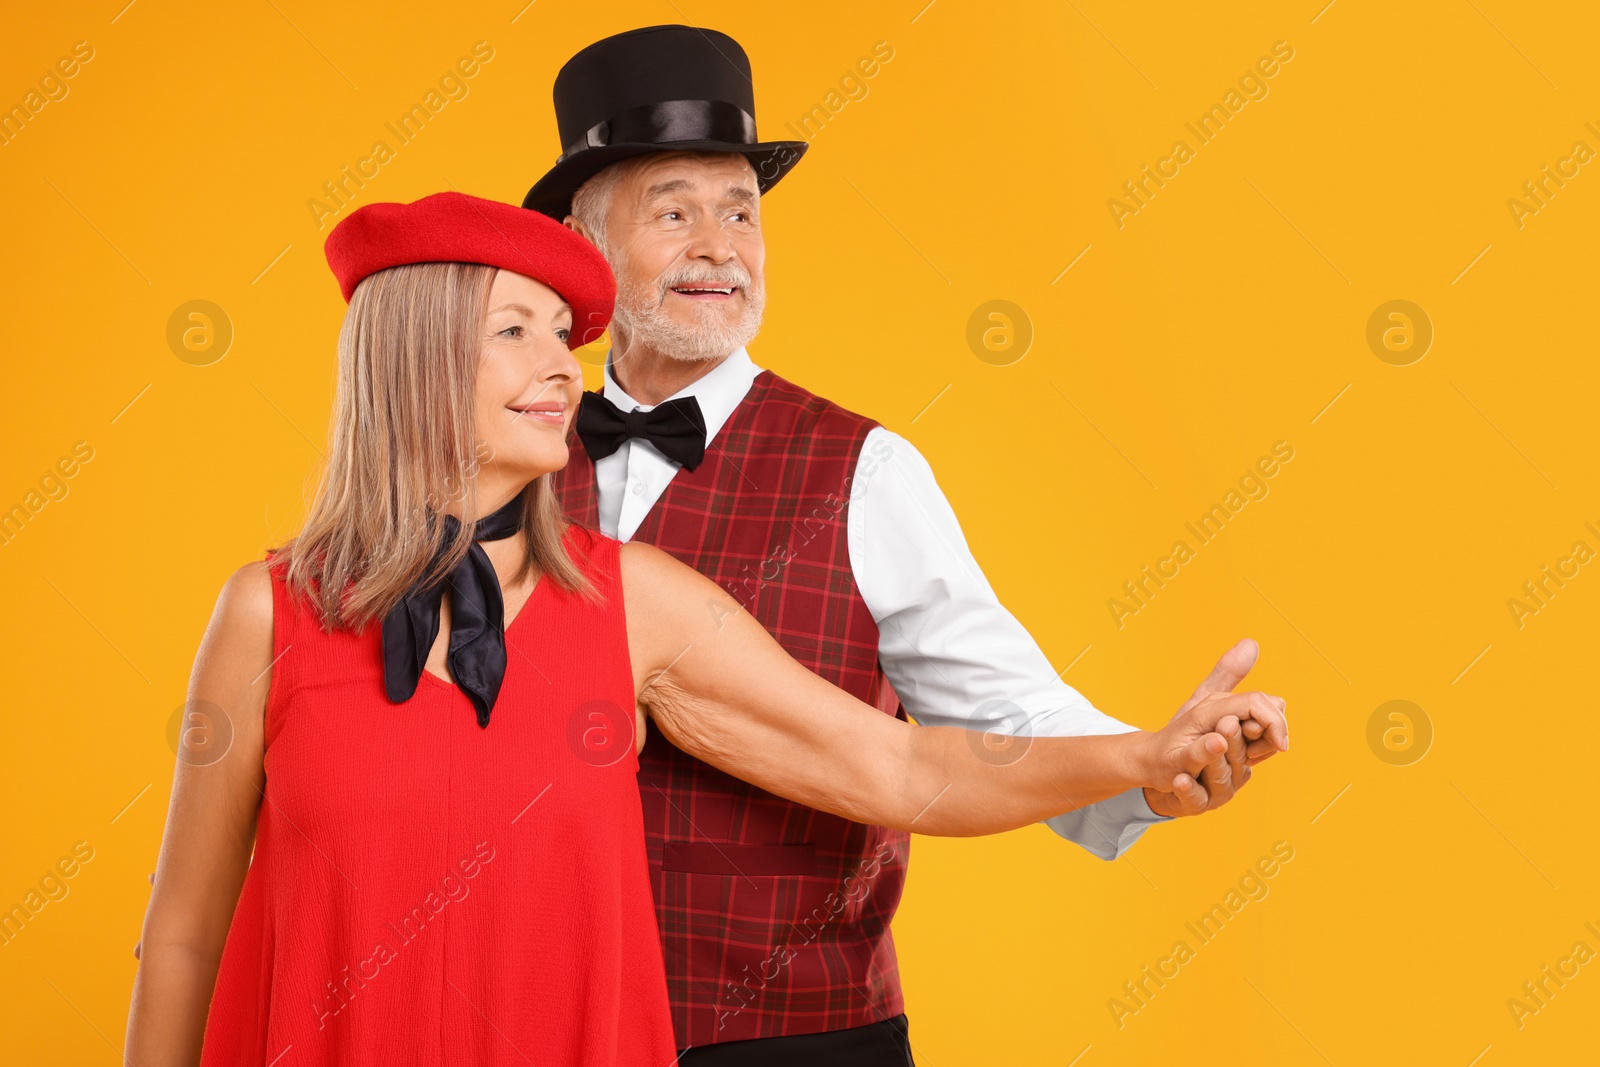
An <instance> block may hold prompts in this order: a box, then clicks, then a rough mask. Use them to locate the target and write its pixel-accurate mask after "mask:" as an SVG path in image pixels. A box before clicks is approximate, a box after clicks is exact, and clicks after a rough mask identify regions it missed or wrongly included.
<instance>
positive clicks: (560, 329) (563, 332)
mask: <svg viewBox="0 0 1600 1067" xmlns="http://www.w3.org/2000/svg"><path fill="white" fill-rule="evenodd" d="M556 333H557V334H558V335H559V336H560V337H561V339H562V340H563V341H565V340H566V339H567V338H569V337H571V336H572V331H571V330H569V329H567V328H566V327H565V326H557V327H556Z"/></svg>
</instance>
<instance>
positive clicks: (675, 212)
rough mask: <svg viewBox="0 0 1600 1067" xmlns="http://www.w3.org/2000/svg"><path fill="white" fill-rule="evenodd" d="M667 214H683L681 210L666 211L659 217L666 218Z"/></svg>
mask: <svg viewBox="0 0 1600 1067" xmlns="http://www.w3.org/2000/svg"><path fill="white" fill-rule="evenodd" d="M669 215H678V216H680V217H681V216H682V215H683V212H681V211H668V212H664V213H663V214H662V216H661V217H662V218H666V217H667V216H669Z"/></svg>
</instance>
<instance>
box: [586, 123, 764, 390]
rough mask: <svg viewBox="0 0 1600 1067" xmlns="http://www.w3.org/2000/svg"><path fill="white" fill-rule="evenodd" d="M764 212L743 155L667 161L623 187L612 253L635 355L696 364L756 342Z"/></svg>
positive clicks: (644, 168)
mask: <svg viewBox="0 0 1600 1067" xmlns="http://www.w3.org/2000/svg"><path fill="white" fill-rule="evenodd" d="M760 204H761V198H760V194H759V192H758V191H757V189H756V175H755V171H754V170H753V169H752V168H751V166H750V163H749V161H748V160H747V159H745V157H744V156H742V155H738V154H720V153H719V154H717V155H701V154H694V153H688V152H665V153H661V154H659V155H653V156H650V157H647V159H646V161H645V162H644V163H643V164H642V165H641V166H640V167H639V169H637V170H635V171H634V172H633V173H631V174H629V175H627V176H626V177H624V178H623V179H622V180H621V181H620V182H618V184H617V186H616V188H615V189H613V191H612V200H611V209H610V212H609V213H608V215H607V219H606V235H605V250H606V252H607V254H608V256H609V257H610V263H611V269H612V271H613V273H614V274H615V275H616V278H617V305H616V311H615V313H614V315H613V318H612V323H613V328H614V329H617V330H618V331H619V332H620V334H621V335H622V337H623V338H624V340H625V342H626V344H627V345H628V346H629V347H631V346H633V345H637V344H642V345H644V346H645V347H648V348H650V349H653V350H655V351H657V352H659V353H661V354H662V355H665V356H668V357H670V358H673V359H681V360H686V361H696V360H705V359H719V358H721V357H723V356H726V355H727V354H728V353H730V352H733V351H734V350H735V349H737V348H739V347H740V346H742V345H745V344H748V343H749V342H750V339H751V338H753V337H754V336H755V335H756V331H757V330H758V329H759V328H760V325H761V312H762V309H763V307H764V306H765V304H766V285H765V282H764V279H763V265H764V262H765V259H766V248H765V245H764V244H763V243H762V240H761V223H760Z"/></svg>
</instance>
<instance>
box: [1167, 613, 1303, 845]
mask: <svg viewBox="0 0 1600 1067" xmlns="http://www.w3.org/2000/svg"><path fill="white" fill-rule="evenodd" d="M1259 651H1260V650H1259V648H1258V647H1257V645H1256V643H1255V642H1254V641H1252V640H1250V639H1249V638H1245V639H1244V640H1242V641H1240V642H1239V643H1238V644H1236V645H1234V646H1233V648H1231V649H1229V650H1228V651H1227V652H1225V653H1224V654H1223V656H1222V658H1221V659H1219V660H1218V661H1217V665H1216V666H1215V667H1213V668H1212V670H1211V673H1210V674H1209V675H1208V676H1207V677H1206V678H1205V680H1204V681H1202V682H1201V683H1200V684H1199V685H1198V686H1196V687H1195V690H1194V693H1193V695H1191V696H1190V697H1189V699H1188V700H1187V701H1185V702H1184V704H1183V706H1182V707H1181V708H1179V709H1178V713H1177V714H1176V715H1175V716H1173V719H1172V723H1170V724H1169V726H1168V729H1169V730H1170V729H1171V728H1172V727H1173V726H1176V725H1178V724H1179V722H1180V720H1183V719H1184V718H1185V717H1186V716H1189V715H1190V713H1191V712H1192V711H1193V710H1194V709H1195V707H1196V706H1197V705H1198V704H1200V703H1201V701H1205V700H1208V699H1215V698H1216V697H1218V696H1220V695H1222V694H1227V693H1231V692H1232V691H1233V689H1234V687H1236V686H1237V685H1238V684H1239V683H1240V682H1242V681H1243V680H1244V678H1245V675H1247V674H1249V673H1250V668H1251V667H1253V666H1254V665H1255V662H1256V657H1257V655H1258V654H1259ZM1269 699H1271V700H1273V701H1275V702H1276V707H1277V709H1278V713H1279V719H1280V721H1281V716H1282V710H1283V706H1284V705H1283V701H1282V700H1281V699H1280V698H1277V697H1272V698H1269ZM1269 725H1270V724H1269V723H1268V722H1266V721H1263V720H1262V719H1258V718H1255V717H1250V718H1243V719H1242V720H1241V718H1240V717H1239V716H1237V715H1233V714H1225V715H1223V716H1222V717H1221V718H1219V719H1217V720H1216V721H1215V723H1214V725H1213V724H1211V723H1205V724H1204V726H1205V728H1204V729H1201V728H1200V727H1197V726H1195V724H1193V723H1191V724H1190V729H1189V731H1188V733H1187V734H1186V735H1185V736H1186V737H1187V738H1189V739H1190V740H1189V742H1188V743H1189V744H1191V745H1192V746H1195V747H1194V748H1193V749H1192V752H1191V755H1192V756H1193V757H1195V758H1199V757H1205V758H1204V760H1203V767H1202V768H1199V769H1200V773H1199V775H1198V778H1197V777H1196V775H1195V773H1194V770H1195V769H1196V768H1195V767H1194V765H1193V764H1191V766H1190V768H1189V769H1185V770H1184V771H1182V772H1181V773H1178V774H1176V775H1174V777H1173V779H1172V784H1171V788H1170V789H1156V788H1151V787H1149V786H1147V787H1145V791H1144V797H1145V803H1147V804H1149V805H1150V810H1151V811H1153V812H1155V813H1156V814H1157V815H1165V816H1173V817H1176V816H1183V815H1199V814H1201V813H1202V812H1206V811H1210V810H1212V809H1214V808H1219V807H1221V806H1222V805H1223V804H1226V803H1227V802H1228V801H1229V800H1231V799H1232V798H1233V794H1234V793H1235V792H1237V791H1238V790H1239V789H1240V788H1241V787H1243V786H1244V784H1245V783H1246V782H1248V781H1249V780H1250V768H1251V766H1253V765H1254V764H1257V763H1260V762H1261V761H1262V760H1264V759H1267V758H1268V757H1269V756H1271V755H1273V754H1274V753H1275V752H1278V751H1282V750H1284V749H1287V748H1288V747H1289V735H1288V724H1287V722H1283V724H1282V732H1281V733H1278V732H1272V733H1270V734H1269V732H1268V726H1269ZM1196 729H1199V730H1200V732H1199V733H1196V732H1195V730H1196ZM1163 732H1165V731H1163ZM1207 733H1211V734H1214V735H1216V736H1214V737H1210V738H1207V737H1206V736H1205V735H1206V734H1207ZM1219 740H1220V741H1221V745H1220V747H1219V745H1218V741H1219ZM1280 744H1281V748H1280Z"/></svg>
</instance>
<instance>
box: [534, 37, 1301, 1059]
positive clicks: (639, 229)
mask: <svg viewBox="0 0 1600 1067" xmlns="http://www.w3.org/2000/svg"><path fill="white" fill-rule="evenodd" d="M554 95H555V108H556V117H557V124H558V127H559V130H560V135H561V141H562V145H563V152H562V154H561V156H560V157H559V158H558V160H557V162H556V164H555V166H554V167H553V168H552V169H551V170H550V171H549V172H548V173H547V174H545V175H544V176H543V177H542V178H540V179H539V181H538V182H537V184H535V185H534V186H533V188H532V189H531V190H530V191H529V193H528V195H527V197H526V198H525V200H524V201H523V206H524V207H528V208H532V209H535V210H539V211H542V212H544V213H546V214H548V215H550V216H552V217H553V218H556V219H560V220H563V221H565V222H566V223H567V224H568V225H569V226H571V227H573V228H574V229H576V230H577V231H578V232H580V233H582V234H584V235H585V236H587V237H588V238H589V239H590V240H591V241H592V242H594V244H595V245H596V246H597V247H598V248H599V249H600V250H601V252H602V253H603V254H604V255H605V256H606V258H607V260H608V261H609V262H610V264H611V266H612V269H613V271H614V273H615V274H616V278H617V304H616V310H615V313H614V316H613V318H612V320H611V324H610V330H611V348H610V351H609V353H608V355H607V359H606V365H605V377H604V386H603V388H602V390H601V392H600V393H598V394H597V393H586V394H585V395H584V400H583V406H582V408H581V409H580V412H579V417H578V419H577V420H575V425H574V430H573V434H572V437H571V438H570V440H569V444H570V445H571V450H572V452H571V457H572V458H571V460H570V461H569V463H568V466H567V467H566V469H565V470H564V471H563V472H561V474H560V476H559V478H558V485H559V486H560V492H561V496H562V501H563V505H564V507H565V508H566V510H567V513H568V516H569V518H571V519H573V520H574V521H578V522H584V523H588V524H590V525H593V526H597V527H598V528H599V529H601V530H602V531H603V532H605V533H606V534H608V535H610V536H613V537H617V538H620V539H622V540H625V541H626V540H629V539H632V538H640V539H643V540H646V541H648V542H650V543H652V544H655V545H657V546H659V547H661V548H663V549H665V550H666V551H668V552H670V553H672V554H673V555H674V556H676V557H677V558H679V559H681V560H683V561H684V562H686V563H688V564H689V565H691V566H693V567H695V568H696V569H698V570H699V571H701V572H702V573H703V574H705V575H707V576H708V577H710V578H712V579H713V580H715V581H717V582H718V583H719V584H721V585H723V586H724V587H725V588H727V589H728V590H729V592H731V593H732V594H733V595H734V596H735V597H736V598H737V599H738V600H739V602H740V603H741V604H742V605H743V606H744V607H745V608H746V609H747V610H749V611H750V612H751V614H752V615H753V616H754V617H755V618H756V619H758V620H759V621H760V622H761V623H762V624H763V625H765V626H766V627H767V629H768V630H769V631H770V632H771V633H772V635H773V636H774V637H775V638H776V639H777V640H778V641H779V642H780V644H782V645H783V647H784V648H785V649H786V650H787V651H788V652H789V653H790V655H792V656H794V657H795V659H797V660H799V661H800V662H801V663H803V664H805V665H806V666H807V667H809V668H810V669H812V670H813V671H815V672H816V673H818V674H820V675H822V676H823V677H824V678H827V679H828V680H829V681H830V682H832V683H834V684H835V685H838V686H840V687H842V688H844V689H846V690H848V691H850V692H851V693H853V694H854V695H856V696H857V697H859V698H860V699H862V700H865V701H867V702H868V703H872V704H875V705H876V706H877V707H879V708H881V709H882V710H883V711H884V713H886V714H891V715H900V716H901V717H905V716H906V714H907V712H909V714H910V716H911V717H912V718H914V719H915V720H916V721H917V722H920V723H925V724H942V725H958V726H963V727H967V728H968V729H980V730H986V731H989V732H990V735H994V736H998V737H1000V738H1002V740H1001V741H1000V742H999V743H996V744H995V745H994V746H993V747H992V749H990V752H991V758H993V759H996V760H1011V759H1016V758H1020V756H1021V755H1022V753H1023V752H1024V751H1025V749H1026V737H1027V736H1029V735H1032V736H1039V735H1069V734H1101V733H1117V732H1123V731H1128V730H1133V729H1136V727H1133V726H1130V725H1128V724H1126V723H1123V722H1120V721H1119V720H1117V719H1114V718H1111V717H1110V716H1107V715H1104V714H1102V713H1101V712H1100V711H1098V710H1096V709H1095V708H1094V707H1093V705H1091V704H1090V703H1089V702H1088V701H1087V700H1086V699H1084V697H1083V696H1082V695H1080V694H1079V693H1078V692H1077V691H1075V690H1074V689H1072V688H1071V687H1070V686H1068V685H1067V684H1066V683H1064V682H1063V681H1061V679H1060V677H1059V676H1058V675H1057V673H1056V671H1055V669H1054V668H1053V667H1052V666H1051V665H1050V662H1049V660H1048V659H1047V658H1046V657H1045V655H1044V653H1043V652H1041V651H1040V649H1039V648H1038V646H1037V645H1036V644H1035V643H1034V641H1033V639H1032V638H1031V637H1030V636H1029V635H1028V633H1027V631H1026V630H1025V629H1024V628H1023V627H1022V626H1021V625H1020V624H1019V623H1018V622H1017V620H1016V619H1015V618H1014V617H1013V616H1012V615H1011V614H1010V613H1009V612H1008V611H1007V610H1006V609H1005V608H1004V607H1002V606H1001V604H1000V603H999V601H998V600H997V599H996V597H995V594H994V592H993V590H992V589H991V588H990V586H989V584H988V582H987V581H986V580H985V578H984V576H983V572H982V571H981V570H980V568H979V567H978V565H977V563H976V562H975V561H974V559H973V558H972V555H971V553H970V551H969V550H968V547H967V544H966V541H965V539H964V537H963V536H962V533H961V528H960V525H959V524H958V522H957V520H956V517H955V515H954V514H953V513H952V511H951V509H950V506H949V504H948V503H947V502H946V500H945V498H944V495H943V494H942V493H941V492H940V490H939V486H938V484H937V482H936V481H935V480H934V476H933V473H932V471H931V470H930V469H929V467H928V464H927V463H926V462H925V461H924V460H923V458H922V456H921V455H920V454H919V453H918V452H917V450H916V449H915V448H913V447H912V446H911V444H910V443H909V442H907V441H906V440H905V439H904V438H903V437H901V436H899V435H898V434H895V433H893V432H891V431H889V430H887V429H885V428H884V427H882V426H880V425H879V424H878V423H876V422H874V421H873V420H872V419H869V418H866V417H864V416H861V415H857V414H855V413H853V412H850V411H847V410H845V409H843V408H841V407H839V406H838V405H835V404H833V403H831V402H829V401H827V400H824V399H822V398H820V397H818V396H816V395H814V394H812V393H810V392H808V391H806V390H805V389H803V388H801V387H800V386H798V385H795V384H793V383H791V382H789V381H787V380H786V379H784V378H781V377H779V376H778V375H776V374H774V373H772V372H771V371H769V370H764V369H762V368H761V367H759V366H757V365H756V364H755V363H754V362H753V361H752V359H751V356H750V354H749V352H748V351H747V349H746V346H747V345H748V344H749V343H750V342H751V341H752V340H753V339H754V338H755V336H756V332H757V328H758V327H759V325H760V322H761V315H762V308H763V305H764V303H765V285H764V281H763V266H764V261H765V248H764V246H763V243H762V236H761V224H760V215H761V195H762V194H764V193H765V192H767V191H768V190H770V189H771V188H772V187H773V185H775V184H776V183H777V181H778V180H779V179H780V178H782V177H783V175H784V174H786V173H787V172H788V171H789V170H790V169H791V168H792V167H793V166H794V164H795V163H796V162H797V161H798V160H799V159H800V157H801V155H802V154H803V153H804V151H805V149H806V147H807V146H806V143H805V142H794V141H771V142H762V141H760V140H759V139H758V138H757V136H756V129H755V118H754V108H755V105H754V98H753V92H752V82H751V77H750V65H749V61H748V59H747V58H746V56H745V53H744V50H743V49H742V48H740V46H739V45H738V43H737V42H735V41H734V40H733V39H732V38H730V37H728V36H727V35H725V34H722V33H718V32H717V31H714V30H705V29H696V28H692V27H688V26H675V25H674V26H652V27H647V28H644V29H639V30H633V31H630V32H628V33H623V34H619V35H617V36H613V37H608V38H606V39H605V40H602V41H599V42H597V43H595V44H593V45H590V46H589V47H587V48H585V49H583V50H582V51H581V52H579V53H578V54H577V55H575V56H574V57H573V58H572V59H571V60H569V61H568V62H567V63H566V64H565V65H564V66H563V67H562V69H561V71H560V73H559V74H558V75H557V77H556V82H555V94H554ZM575 328H577V329H583V328H584V324H575ZM596 332H598V331H596ZM1255 656H1256V648H1255V645H1254V643H1253V642H1251V641H1249V640H1245V641H1241V642H1240V643H1239V644H1238V645H1236V646H1235V647H1234V648H1233V649H1231V650H1230V651H1229V652H1228V653H1226V654H1225V655H1224V656H1223V657H1222V659H1221V661H1219V663H1218V664H1217V666H1216V668H1215V669H1214V670H1213V671H1212V672H1211V674H1210V676H1209V677H1208V678H1206V679H1205V680H1204V681H1203V682H1201V684H1200V686H1199V687H1198V688H1197V689H1196V690H1195V692H1194V694H1193V695H1192V696H1191V697H1190V701H1189V702H1190V703H1193V702H1194V701H1195V700H1198V699H1200V698H1201V697H1202V696H1204V695H1205V694H1207V693H1209V692H1215V691H1221V690H1228V689H1232V688H1233V687H1234V686H1235V685H1237V684H1238V682H1239V681H1240V680H1241V679H1242V678H1243V677H1244V675H1245V673H1246V672H1247V671H1248V670H1249V669H1250V667H1251V665H1252V663H1253V662H1254V660H1255ZM1188 706H1189V705H1188V704H1185V705H1184V707H1185V708H1187V707H1188ZM1225 726H1227V729H1225V730H1224V732H1225V734H1227V736H1228V737H1229V748H1228V750H1227V751H1226V752H1225V753H1223V754H1222V755H1221V756H1219V757H1218V759H1217V761H1216V763H1215V764H1214V765H1212V766H1210V767H1208V768H1207V769H1206V770H1205V771H1204V772H1203V773H1202V775H1201V779H1200V781H1198V782H1197V781H1195V780H1193V779H1191V778H1188V777H1187V776H1183V777H1180V779H1179V780H1178V781H1177V782H1175V783H1174V791H1173V792H1167V793H1162V792H1157V791H1155V790H1150V789H1144V790H1130V791H1129V792H1127V793H1125V794H1122V795H1120V796H1117V797H1113V798H1111V799H1108V800H1103V801H1100V802H1099V803H1094V804H1089V805H1085V806H1081V807H1076V810H1071V809H1074V807H1075V805H1074V804H1073V803H1072V800H1071V798H1067V797H1063V800H1062V811H1063V814H1062V815H1060V816H1058V817H1056V818H1053V819H1051V820H1049V822H1048V825H1049V826H1050V827H1051V828H1052V829H1053V830H1054V831H1055V832H1056V833H1057V834H1059V835H1060V836H1061V837H1062V838H1064V839H1067V840H1071V841H1075V842H1077V843H1078V844H1079V845H1081V846H1083V847H1084V848H1086V849H1088V850H1089V851H1090V852H1092V853H1094V854H1095V855H1097V856H1099V857H1101V858H1104V859H1114V858H1115V857H1117V856H1119V855H1121V854H1122V853H1123V852H1124V851H1126V850H1127V849H1128V848H1129V847H1130V846H1132V844H1133V843H1134V842H1135V841H1136V840H1137V839H1138V838H1139V836H1140V835H1141V834H1142V833H1143V832H1144V830H1145V829H1146V828H1147V827H1148V826H1150V825H1151V824H1153V823H1155V822H1159V821H1163V820H1166V819H1170V818H1173V817H1176V816H1179V815H1190V814H1197V813H1199V812H1202V811H1207V810H1210V809H1213V808H1216V807H1218V806H1220V805H1221V804H1224V803H1226V802H1227V800H1228V799H1229V798H1230V797H1231V796H1232V795H1233V793H1234V791H1235V790H1236V789H1238V788H1239V787H1240V786H1241V785H1242V784H1243V783H1244V782H1245V781H1246V780H1247V779H1248V777H1249V773H1250V771H1249V766H1250V764H1252V763H1254V762H1257V761H1259V760H1260V759H1264V758H1266V756H1267V755H1269V754H1270V748H1269V746H1270V742H1268V741H1267V740H1265V739H1261V738H1260V731H1259V728H1257V727H1256V724H1254V723H1246V724H1245V728H1244V729H1241V728H1240V727H1239V724H1238V723H1237V721H1236V720H1235V721H1233V722H1231V723H1225ZM1014 735H1015V736H1014ZM639 762H640V770H639V784H640V790H641V795H642V798H643V803H644V814H645V823H646V831H647V835H648V840H649V848H650V864H651V873H652V878H653V885H654V891H655V896H656V906H657V913H658V918H659V921H660V929H661V937H662V946H663V951H664V953H665V957H666V964H667V976H668V985H669V993H670V997H671V1001H672V1011H673V1019H674V1024H675V1026H676V1030H677V1043H678V1046H679V1048H680V1049H684V1050H686V1051H685V1052H684V1055H683V1056H682V1058H681V1059H680V1063H682V1064H684V1065H686V1067H694V1065H698V1067H710V1065H718V1064H760V1065H761V1067H781V1065H783V1064H789V1063H795V1064H800V1063H806V1064H810V1063H822V1062H826V1063H830V1064H844V1065H853V1064H874V1065H880V1064H881V1065H887V1064H895V1065H904V1064H908V1063H910V1062H911V1054H910V1044H909V1039H908V1037H907V1033H908V1031H907V1026H906V1018H905V1013H904V1004H903V1000H902V996H901V990H900V982H899V976H898V971H897V967H896V962H895V954H894V944H893V940H892V938H891V936H890V931H889V921H890V919H891V918H892V917H893V915H894V911H895V907H896V905H897V903H898V901H899V899H900V892H901V887H902V884H903V882H904V878H905V872H906V862H907V845H908V841H909V838H908V835H907V834H905V833H901V832H897V831H891V830H886V829H883V828H880V827H871V826H862V825H858V824H855V823H850V822H847V821H846V820H843V819H839V818H836V817H834V816H831V815H825V814H822V813H819V812H816V811H812V810H810V809H807V808H804V807H801V806H799V805H796V804H791V803H789V802H787V801H784V800H780V799H779V798H777V797H774V796H772V795H771V794H768V793H765V792H763V791H762V790H760V789H757V788H755V787H753V786H749V785H746V784H745V783H743V782H740V781H737V780H736V779H734V778H731V777H729V776H728V775H726V774H723V773H721V772H720V771H717V770H715V769H713V768H711V767H709V766H707V765H705V764H703V763H701V762H699V761H697V760H695V759H693V758H691V757H689V756H688V755H685V754H684V753H683V752H681V751H679V750H677V749H675V748H673V747H672V746H671V745H670V744H668V743H667V742H666V741H664V740H663V739H662V738H661V736H660V735H659V734H657V733H656V732H655V731H654V730H653V729H652V730H651V732H650V735H649V736H648V737H647V739H646V742H645V745H644V749H643V751H642V752H641V754H640V757H639Z"/></svg>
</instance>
